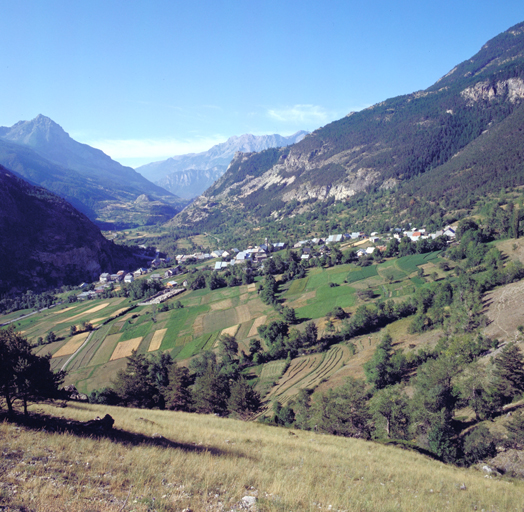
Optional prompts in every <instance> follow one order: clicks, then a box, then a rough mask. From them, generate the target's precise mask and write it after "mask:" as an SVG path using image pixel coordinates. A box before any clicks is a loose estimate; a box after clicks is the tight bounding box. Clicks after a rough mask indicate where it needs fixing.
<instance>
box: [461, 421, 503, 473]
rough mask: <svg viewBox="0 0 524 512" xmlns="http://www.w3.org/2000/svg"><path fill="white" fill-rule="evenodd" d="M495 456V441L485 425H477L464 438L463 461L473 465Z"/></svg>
mask: <svg viewBox="0 0 524 512" xmlns="http://www.w3.org/2000/svg"><path fill="white" fill-rule="evenodd" d="M496 454H497V448H496V446H495V439H494V437H493V435H492V434H491V432H490V431H489V429H488V428H487V427H486V426H485V425H479V426H478V427H477V428H476V429H475V430H473V431H472V432H471V433H470V434H468V435H467V436H466V437H465V438H464V460H465V461H466V463H467V464H475V463H476V462H480V461H481V460H485V459H488V458H490V457H494V456H495V455H496Z"/></svg>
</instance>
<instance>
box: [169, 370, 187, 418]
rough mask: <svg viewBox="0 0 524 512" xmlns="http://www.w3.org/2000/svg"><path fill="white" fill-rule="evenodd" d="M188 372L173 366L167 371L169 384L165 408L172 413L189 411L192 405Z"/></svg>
mask: <svg viewBox="0 0 524 512" xmlns="http://www.w3.org/2000/svg"><path fill="white" fill-rule="evenodd" d="M190 385H191V378H190V376H189V370H188V369H187V368H186V367H184V366H178V365H177V364H173V365H172V366H171V368H170V369H169V384H168V387H167V389H166V407H167V408H168V409H170V410H172V411H190V410H191V408H192V404H193V399H192V397H191V391H190V390H189V386H190Z"/></svg>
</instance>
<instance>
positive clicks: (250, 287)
mask: <svg viewBox="0 0 524 512" xmlns="http://www.w3.org/2000/svg"><path fill="white" fill-rule="evenodd" d="M247 291H248V292H256V291H257V285H256V283H251V284H248V285H247Z"/></svg>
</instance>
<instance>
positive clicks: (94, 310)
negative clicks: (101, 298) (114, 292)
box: [67, 302, 109, 321]
mask: <svg viewBox="0 0 524 512" xmlns="http://www.w3.org/2000/svg"><path fill="white" fill-rule="evenodd" d="M107 306H109V302H104V303H103V304H99V305H98V306H95V307H94V308H91V309H88V310H87V311H84V312H83V313H78V315H75V316H71V317H69V318H68V319H67V320H68V321H73V320H76V319H77V318H80V317H82V316H86V315H90V314H92V313H96V312H97V311H100V310H101V309H104V308H105V307H107Z"/></svg>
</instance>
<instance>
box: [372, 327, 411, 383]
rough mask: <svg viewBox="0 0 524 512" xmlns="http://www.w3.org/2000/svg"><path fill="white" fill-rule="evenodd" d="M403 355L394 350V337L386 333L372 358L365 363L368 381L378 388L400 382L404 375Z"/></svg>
mask: <svg viewBox="0 0 524 512" xmlns="http://www.w3.org/2000/svg"><path fill="white" fill-rule="evenodd" d="M402 361H403V360H402V357H401V354H397V352H396V351H395V350H393V339H392V338H391V336H390V335H389V334H388V333H386V334H385V335H384V337H383V338H382V340H381V342H380V343H379V344H378V346H377V348H376V350H375V353H374V354H373V357H372V358H371V360H369V361H368V362H367V363H366V364H365V365H364V373H365V374H366V379H367V381H368V382H369V383H370V384H372V385H373V386H374V387H375V388H377V389H382V388H385V387H386V386H390V385H391V384H394V383H395V382H398V380H399V379H400V377H401V375H402V366H403V365H402Z"/></svg>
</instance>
